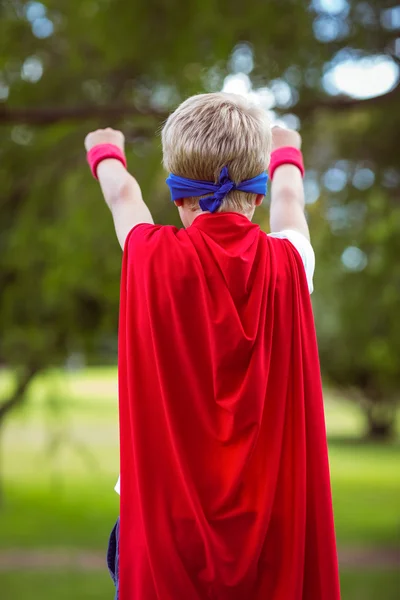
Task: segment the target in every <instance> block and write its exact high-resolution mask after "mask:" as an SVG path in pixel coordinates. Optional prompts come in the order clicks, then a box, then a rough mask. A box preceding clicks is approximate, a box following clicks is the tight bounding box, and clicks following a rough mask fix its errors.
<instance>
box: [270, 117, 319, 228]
mask: <svg viewBox="0 0 400 600" xmlns="http://www.w3.org/2000/svg"><path fill="white" fill-rule="evenodd" d="M285 146H293V147H295V148H297V149H299V150H300V147H301V137H300V135H299V134H298V133H297V131H290V130H288V129H282V128H280V127H274V128H273V129H272V150H276V149H277V148H282V147H285ZM270 226H271V231H272V232H276V233H278V232H279V231H282V230H285V229H293V230H295V231H299V232H300V233H302V234H303V235H304V236H306V238H307V239H310V232H309V230H308V225H307V220H306V217H305V214H304V186H303V179H302V175H301V172H300V170H299V169H298V167H295V166H293V165H281V166H280V167H278V168H277V169H276V170H275V173H274V177H273V180H272V185H271V208H270Z"/></svg>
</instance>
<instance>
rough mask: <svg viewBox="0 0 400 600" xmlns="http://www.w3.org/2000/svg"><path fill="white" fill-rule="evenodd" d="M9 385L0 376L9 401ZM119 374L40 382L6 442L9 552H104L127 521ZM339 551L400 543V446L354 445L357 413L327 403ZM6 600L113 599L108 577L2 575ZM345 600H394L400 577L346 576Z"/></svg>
mask: <svg viewBox="0 0 400 600" xmlns="http://www.w3.org/2000/svg"><path fill="white" fill-rule="evenodd" d="M8 385H9V378H8V377H7V376H6V375H5V374H2V375H1V376H0V393H1V390H2V389H3V392H4V390H5V389H6V388H7V386H8ZM116 398H117V385H116V372H115V369H90V370H89V369H88V370H85V371H83V372H82V373H80V374H79V375H72V374H71V375H69V376H62V375H60V374H53V375H52V376H48V377H45V378H42V379H41V380H38V381H37V382H36V383H35V385H34V386H33V389H32V391H31V398H30V400H29V403H28V404H27V405H26V406H24V407H23V408H22V409H21V410H20V411H18V413H16V414H15V415H13V416H12V417H11V418H10V419H9V421H8V422H7V424H6V428H5V431H4V435H3V439H2V453H1V454H2V460H1V461H0V462H1V463H2V472H3V477H4V481H3V483H4V492H5V496H4V503H3V507H2V509H1V510H0V532H1V534H0V549H1V550H6V549H7V548H24V549H27V548H29V549H32V550H34V549H38V548H49V547H60V548H67V547H68V548H79V549H80V550H84V549H89V550H96V551H104V549H105V547H106V544H107V538H108V535H109V531H110V529H111V526H112V524H113V522H114V520H115V518H116V516H117V514H118V496H117V495H116V494H115V492H114V491H113V486H114V484H115V481H116V478H117V475H118V423H117V400H116ZM326 415H327V427H328V433H329V437H330V446H329V448H330V463H331V475H332V488H333V499H334V510H335V520H336V529H337V537H338V544H339V546H344V545H352V546H358V547H365V546H379V545H382V546H395V545H396V544H398V542H399V523H400V511H399V504H400V502H399V499H400V469H399V464H400V444H399V443H398V442H393V443H391V444H387V445H377V444H366V443H361V442H357V441H354V440H355V439H356V438H357V437H358V438H360V436H361V434H362V432H363V420H362V417H361V414H360V412H359V410H358V408H357V406H356V405H353V404H351V403H349V402H345V401H343V400H342V399H340V398H337V397H335V396H334V395H332V394H329V393H327V394H326ZM0 584H1V587H0V589H1V590H2V594H1V597H3V593H4V598H7V599H10V600H14V599H15V600H19V599H20V598H21V599H22V598H28V597H29V598H32V599H33V600H36V598H40V599H41V600H47V598H49V599H50V598H55V597H56V598H57V599H58V600H63V599H64V598H74V599H75V600H81V599H82V600H83V599H84V598H88V599H90V598H98V599H99V600H101V599H102V598H104V599H105V598H112V595H113V592H112V586H111V584H110V582H109V580H108V576H107V573H106V572H104V573H103V572H98V573H97V572H96V573H94V572H87V573H86V572H76V571H74V572H71V573H70V572H65V571H61V572H54V571H51V572H48V573H44V572H41V571H39V572H29V571H25V572H21V571H19V572H18V573H17V572H1V571H0ZM342 585H343V598H344V599H347V598H348V599H349V600H350V599H354V600H358V599H360V600H361V599H362V600H370V599H371V600H372V599H374V598H379V600H392V599H393V600H394V598H395V597H396V598H397V597H398V596H396V575H395V573H393V572H390V571H388V572H385V573H383V572H379V571H376V572H374V571H372V572H371V571H368V572H363V571H361V572H355V571H350V572H346V571H345V572H343V573H342Z"/></svg>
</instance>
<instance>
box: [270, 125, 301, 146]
mask: <svg viewBox="0 0 400 600" xmlns="http://www.w3.org/2000/svg"><path fill="white" fill-rule="evenodd" d="M285 146H292V147H293V148H297V149H298V150H300V148H301V137H300V134H299V133H297V131H293V130H291V129H283V127H273V128H272V150H273V151H274V150H277V148H284V147H285Z"/></svg>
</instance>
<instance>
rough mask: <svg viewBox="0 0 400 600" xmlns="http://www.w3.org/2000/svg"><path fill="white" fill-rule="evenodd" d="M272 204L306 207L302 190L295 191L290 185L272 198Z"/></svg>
mask: <svg viewBox="0 0 400 600" xmlns="http://www.w3.org/2000/svg"><path fill="white" fill-rule="evenodd" d="M272 202H274V203H275V202H279V203H280V204H284V205H287V206H290V205H292V206H298V205H300V206H301V207H302V208H303V207H304V193H303V191H302V190H299V189H295V188H293V187H292V186H290V185H287V186H286V185H283V186H281V187H280V188H279V189H278V190H276V191H275V194H273V196H272Z"/></svg>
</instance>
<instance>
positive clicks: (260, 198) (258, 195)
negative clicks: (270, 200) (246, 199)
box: [256, 194, 264, 206]
mask: <svg viewBox="0 0 400 600" xmlns="http://www.w3.org/2000/svg"><path fill="white" fill-rule="evenodd" d="M263 200H264V196H263V195H262V194H257V197H256V206H260V205H261V204H262V202H263Z"/></svg>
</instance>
